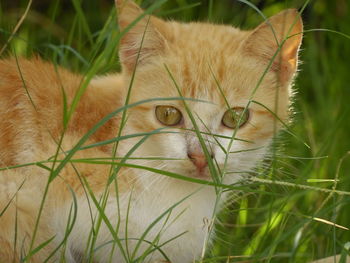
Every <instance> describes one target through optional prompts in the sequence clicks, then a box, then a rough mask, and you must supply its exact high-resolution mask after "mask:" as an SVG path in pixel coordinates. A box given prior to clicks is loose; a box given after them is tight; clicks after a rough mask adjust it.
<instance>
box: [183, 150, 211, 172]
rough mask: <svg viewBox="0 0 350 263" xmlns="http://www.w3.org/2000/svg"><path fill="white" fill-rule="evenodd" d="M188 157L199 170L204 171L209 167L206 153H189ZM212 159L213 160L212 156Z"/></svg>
mask: <svg viewBox="0 0 350 263" xmlns="http://www.w3.org/2000/svg"><path fill="white" fill-rule="evenodd" d="M187 156H188V158H189V159H190V160H191V162H192V163H193V164H194V165H195V166H196V167H197V168H198V169H199V170H202V169H203V168H205V167H206V166H207V165H208V161H207V159H206V158H205V155H204V153H196V152H189V153H187ZM210 157H211V158H213V156H212V155H211V156H210Z"/></svg>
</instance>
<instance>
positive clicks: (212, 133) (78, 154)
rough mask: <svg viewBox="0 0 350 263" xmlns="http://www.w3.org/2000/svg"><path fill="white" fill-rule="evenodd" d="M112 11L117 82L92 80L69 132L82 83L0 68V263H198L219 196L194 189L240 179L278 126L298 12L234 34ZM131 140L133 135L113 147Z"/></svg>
mask: <svg viewBox="0 0 350 263" xmlns="http://www.w3.org/2000/svg"><path fill="white" fill-rule="evenodd" d="M116 6H117V10H118V22H119V27H120V31H121V32H122V39H121V42H120V48H119V52H120V53H119V54H120V61H121V65H122V72H121V73H118V74H110V75H106V76H97V77H95V78H93V79H92V80H91V81H90V82H89V84H88V85H87V87H86V90H85V92H84V93H83V95H82V96H81V98H80V99H79V101H78V104H77V106H76V108H75V110H74V113H73V114H72V115H71V117H70V119H69V121H67V118H68V117H67V116H68V115H67V114H65V112H66V111H65V110H67V108H68V109H69V108H70V107H71V105H72V103H73V102H74V99H73V98H74V96H75V94H76V92H77V91H78V89H79V88H80V87H82V85H83V84H82V83H84V82H85V81H86V78H85V77H84V76H81V75H78V74H74V73H71V72H69V71H68V70H66V69H64V68H61V67H57V66H55V65H53V64H51V63H49V62H45V61H43V60H42V59H40V58H38V57H36V58H32V59H30V60H27V59H24V58H18V59H16V58H7V59H2V60H1V61H0V119H1V122H0V149H1V150H0V163H1V167H3V168H5V169H2V170H1V171H0V229H1V232H0V262H6V263H7V262H19V261H20V260H23V259H25V260H26V262H58V261H59V260H62V262H85V261H84V260H88V259H87V258H88V257H89V258H90V259H92V260H93V262H99V263H104V262H115V263H121V262H131V261H133V260H134V261H133V262H136V261H135V260H136V259H137V260H138V261H137V262H143V261H145V262H169V261H170V262H172V263H186V262H193V261H194V260H196V259H197V260H198V259H200V258H201V257H202V256H203V255H204V253H205V247H206V244H207V243H208V242H209V240H210V238H211V235H210V232H212V231H211V230H212V223H213V222H212V220H211V219H212V218H213V215H214V214H215V213H216V212H217V211H218V205H217V204H216V200H217V196H218V192H217V191H216V190H218V189H219V191H220V188H215V187H213V186H212V185H205V184H197V183H196V182H194V181H195V180H197V181H199V180H201V181H202V182H203V181H204V182H205V181H207V182H208V183H210V182H212V181H215V180H216V181H215V182H220V183H221V184H226V185H230V184H233V183H235V182H237V181H238V180H241V179H244V178H245V175H246V174H247V173H248V172H249V171H252V170H253V169H254V167H255V166H256V165H257V163H258V162H259V161H261V160H262V159H263V158H264V156H265V154H266V152H267V151H268V148H269V145H270V143H271V140H272V138H273V137H274V134H275V133H276V131H278V130H279V129H280V128H281V126H282V125H281V121H283V122H286V121H288V119H289V111H290V109H289V108H290V100H291V96H292V95H291V94H292V93H291V86H292V83H293V80H294V77H295V75H296V72H297V67H298V52H299V49H300V45H301V41H302V31H303V25H302V20H301V18H300V15H299V14H298V12H297V11H296V10H294V9H288V10H285V11H282V12H281V13H278V14H276V15H274V16H273V17H271V18H270V19H268V20H267V21H264V22H262V23H261V24H260V25H259V26H258V27H256V28H255V29H253V30H249V31H243V30H240V29H237V28H234V27H232V26H228V25H214V24H210V23H198V22H193V23H180V22H175V21H164V20H162V19H160V18H157V17H155V16H152V15H148V14H145V13H144V11H143V10H142V9H141V8H140V7H139V6H138V5H136V4H135V3H134V2H132V1H131V0H124V1H123V0H117V1H116ZM287 36H289V38H287V39H286V37H287ZM282 41H284V42H282ZM278 43H283V45H282V47H281V48H280V49H279V45H278ZM278 49H279V52H278V53H276V51H277V50H278ZM275 53H276V54H277V55H275ZM271 60H272V61H271ZM270 61H271V63H270ZM265 71H266V72H265ZM264 72H265V76H264V77H263V78H262V76H263V75H264ZM129 87H131V88H130V89H129ZM127 98H129V99H127ZM161 98H173V99H169V100H164V99H161ZM176 98H177V99H176ZM181 98H184V99H181ZM140 101H144V102H143V103H141V102H140ZM126 102H127V104H128V105H131V106H130V107H128V108H127V109H126V107H124V105H125V104H126ZM123 107H124V108H123ZM117 109H126V114H124V115H123V111H122V110H120V111H119V112H117V111H116V110H117ZM113 112H114V113H115V114H111V113H113ZM109 114H110V115H109ZM106 116H109V118H107V119H106ZM101 120H102V121H103V123H102V124H101V125H100V127H99V128H98V129H97V130H96V131H95V132H91V134H90V135H89V136H88V137H86V138H85V139H84V140H83V141H81V140H82V138H84V136H85V135H86V134H87V133H89V131H90V130H91V129H93V128H94V127H95V125H96V124H97V123H99V122H101ZM119 131H121V132H120V133H119ZM62 134H64V136H62ZM133 134H141V135H142V134H144V135H143V136H141V135H140V136H138V137H132V136H131V137H130V138H128V139H125V137H123V136H128V135H133ZM147 134H148V135H147ZM118 136H119V137H118ZM232 137H235V138H236V139H235V140H233V141H232V140H231V139H230V138H232ZM115 138H124V139H123V140H120V141H119V142H118V147H117V148H115V146H114V145H115V144H114V143H108V144H106V143H104V144H103V145H102V144H101V142H105V141H108V140H112V141H113V140H115ZM200 138H202V139H203V140H201V139H200ZM140 140H142V141H140ZM231 141H232V143H231ZM99 143H100V144H99ZM77 144H78V146H79V147H80V148H81V147H82V146H85V148H82V149H79V150H74V149H75V148H74V147H76V145H77ZM94 144H96V145H94ZM230 144H231V146H232V147H231V146H230ZM91 145H92V146H91ZM220 145H221V147H220ZM78 146H77V147H78ZM115 149H116V153H114V151H115ZM225 151H228V152H231V153H230V154H226V153H225ZM56 152H57V153H56ZM70 154H71V156H69V155H70ZM114 155H115V156H118V157H123V156H127V157H128V160H120V159H113V156H114ZM67 156H69V159H67V160H68V161H67V163H64V161H63V160H65V158H68V157H67ZM227 156H228V157H227ZM131 157H135V158H131ZM137 157H143V159H140V158H139V159H138V158H137ZM148 157H156V158H153V159H147V158H148ZM226 157H227V160H226V161H225V159H226ZM89 158H92V159H90V162H84V160H86V159H89ZM93 158H95V159H93ZM55 159H57V160H58V161H57V162H55V161H54V160H55ZM45 160H48V162H45V163H42V161H45ZM50 160H51V162H50ZM69 160H71V161H69ZM74 160H75V161H74ZM78 160H80V161H78ZM91 160H94V161H91ZM101 160H102V161H101ZM104 161H105V162H104ZM112 161H115V162H118V163H121V164H123V165H124V166H122V167H121V168H120V166H118V165H116V166H112V165H111V162H112ZM38 162H41V164H38ZM28 163H33V164H38V165H25V166H23V167H21V165H23V164H28ZM225 163H227V165H225ZM61 164H62V165H61ZM213 164H214V165H213ZM14 166H18V167H16V168H13V167H14ZM139 166H146V167H150V168H151V169H139V168H140V167H139ZM217 166H218V167H219V168H220V169H217V170H218V171H219V172H218V174H219V176H218V177H219V179H215V176H214V175H213V173H214V174H215V171H213V167H214V168H215V167H217ZM116 169H117V173H116V174H115V173H113V171H115V170H116ZM152 169H159V170H163V171H167V172H169V173H171V174H170V175H172V176H174V175H182V176H185V178H189V179H191V180H192V181H188V180H187V181H186V180H180V179H177V178H174V177H170V176H166V175H164V174H159V173H157V171H156V170H152ZM111 171H112V172H111ZM223 172H226V173H227V174H225V175H223ZM220 175H221V177H220ZM111 176H112V177H113V178H114V179H113V180H111V179H110V177H111ZM47 186H48V187H47ZM44 196H45V201H44V202H42V200H43V198H44ZM41 206H42V207H41ZM39 211H41V212H40V215H39ZM102 211H103V212H102ZM162 215H163V216H162ZM38 218H39V220H37V219H38ZM152 223H153V226H152V227H150V226H151V225H152ZM35 229H36V230H35ZM92 229H94V231H92ZM145 232H146V234H145V236H142V235H143V233H145ZM117 237H118V238H119V239H118V238H117ZM175 237H176V238H175ZM139 240H141V241H139ZM167 241H169V242H167ZM41 244H42V246H40V245H41ZM120 247H122V248H123V249H122V250H121V249H120ZM36 248H38V249H36ZM144 252H145V253H144ZM109 260H110V261H109ZM89 262H91V261H89Z"/></svg>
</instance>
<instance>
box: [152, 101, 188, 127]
mask: <svg viewBox="0 0 350 263" xmlns="http://www.w3.org/2000/svg"><path fill="white" fill-rule="evenodd" d="M156 117H157V119H158V121H160V122H161V123H162V124H164V125H166V126H174V125H177V124H179V123H180V122H181V120H182V114H181V112H180V111H179V110H178V109H176V108H175V107H173V106H157V107H156Z"/></svg>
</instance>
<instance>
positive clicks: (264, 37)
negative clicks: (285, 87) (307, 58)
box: [244, 9, 303, 84]
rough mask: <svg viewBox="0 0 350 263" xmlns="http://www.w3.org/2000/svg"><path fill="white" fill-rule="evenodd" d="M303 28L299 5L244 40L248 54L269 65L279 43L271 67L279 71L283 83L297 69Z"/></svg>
mask: <svg viewBox="0 0 350 263" xmlns="http://www.w3.org/2000/svg"><path fill="white" fill-rule="evenodd" d="M302 32H303V22H302V20H301V17H300V14H299V13H298V11H297V10H296V9H287V10H284V11H282V12H280V13H278V14H277V15H274V16H272V17H270V18H269V19H268V20H267V21H265V22H263V23H262V24H260V25H259V26H258V27H257V28H256V29H254V30H253V31H252V32H251V33H250V34H249V36H248V38H247V40H246V42H245V43H244V49H245V50H246V51H247V53H248V55H252V56H255V57H256V58H258V59H260V60H263V61H264V62H265V64H266V65H267V64H268V63H269V61H270V60H271V59H272V58H273V56H274V55H275V53H276V52H277V50H278V49H279V47H280V50H279V53H278V54H277V55H276V57H275V59H274V60H273V63H272V66H271V70H273V71H275V72H276V73H277V74H278V76H279V80H280V81H281V83H282V84H284V83H285V82H288V81H289V80H290V79H291V77H292V76H293V74H294V73H295V71H296V69H297V64H298V51H299V48H300V45H301V41H302Z"/></svg>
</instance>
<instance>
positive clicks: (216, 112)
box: [117, 0, 303, 182]
mask: <svg viewBox="0 0 350 263" xmlns="http://www.w3.org/2000/svg"><path fill="white" fill-rule="evenodd" d="M117 8H118V20H119V26H120V30H121V33H122V34H123V35H122V39H121V43H120V59H121V63H122V67H123V74H124V76H125V77H126V79H127V83H128V84H129V83H130V82H131V81H132V88H131V97H130V103H132V102H136V101H141V100H146V99H152V98H167V97H184V98H189V99H193V100H185V101H181V100H171V101H162V100H158V101H152V102H148V103H145V104H143V105H139V106H137V107H134V108H132V109H130V110H129V111H128V121H127V125H126V127H125V132H126V133H129V134H130V133H142V132H152V131H154V130H156V129H159V128H165V129H164V130H162V131H161V132H163V133H161V134H158V135H153V136H151V137H150V138H148V139H147V140H146V142H144V143H143V144H142V145H141V146H140V147H139V149H138V150H137V151H136V152H135V153H134V154H133V155H134V156H137V157H161V158H170V159H176V160H157V161H153V162H154V164H153V165H152V166H156V168H159V169H164V170H168V171H172V172H176V173H179V174H183V175H186V176H191V177H200V178H209V176H210V174H209V172H208V165H207V163H208V161H207V159H208V158H212V159H213V160H214V161H213V164H214V166H216V165H218V166H219V167H220V169H223V168H224V166H225V171H226V173H228V175H226V178H227V180H225V181H226V182H232V181H234V178H237V174H240V173H245V172H247V171H249V170H251V169H252V167H254V165H255V164H256V162H257V161H258V160H261V159H262V158H263V156H264V154H265V152H266V148H267V146H268V145H269V143H270V142H271V139H272V138H273V136H274V134H275V133H276V131H278V129H279V128H280V127H281V126H282V125H281V122H285V121H287V120H288V115H289V114H288V113H289V107H290V96H291V90H290V86H291V83H292V81H293V78H294V75H295V73H296V71H297V64H298V51H299V47H300V44H301V40H302V34H301V32H302V27H303V26H302V21H301V19H300V16H299V14H298V12H297V11H296V10H294V9H289V10H285V11H283V12H281V13H279V14H277V15H275V16H273V17H271V18H270V19H269V20H268V21H265V22H263V23H262V24H261V25H259V26H258V27H257V28H255V29H253V30H251V31H241V30H239V29H236V28H234V27H231V26H224V25H214V24H209V23H179V22H174V21H164V20H162V19H159V18H156V17H154V16H150V15H147V14H145V13H144V11H143V10H142V9H141V8H140V7H138V6H137V5H136V4H135V3H133V2H132V1H131V0H124V1H123V0H117ZM280 44H283V45H282V46H281V47H279V45H280ZM134 73H135V74H134ZM185 104H186V105H187V106H185ZM188 111H190V113H191V114H189V112H188ZM195 130H197V132H196V131H195ZM166 131H169V132H171V133H164V132H166ZM198 131H200V132H201V137H202V139H203V140H202V143H201V140H200V139H199V138H198ZM231 138H234V139H233V141H232V140H231ZM139 139H140V138H139ZM136 141H137V140H130V141H129V142H128V143H127V144H126V145H127V147H126V148H125V149H130V148H131V147H132V146H133V145H134V144H135V142H136ZM203 142H205V143H204V144H203ZM203 146H205V148H206V150H203ZM225 163H226V165H225Z"/></svg>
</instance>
